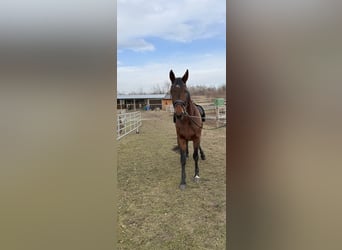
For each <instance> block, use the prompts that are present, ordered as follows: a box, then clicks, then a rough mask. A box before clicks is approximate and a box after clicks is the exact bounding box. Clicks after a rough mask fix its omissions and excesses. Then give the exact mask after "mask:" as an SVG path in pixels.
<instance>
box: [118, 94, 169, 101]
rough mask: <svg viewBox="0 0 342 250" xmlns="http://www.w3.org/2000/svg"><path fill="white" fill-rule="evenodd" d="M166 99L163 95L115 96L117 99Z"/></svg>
mask: <svg viewBox="0 0 342 250" xmlns="http://www.w3.org/2000/svg"><path fill="white" fill-rule="evenodd" d="M165 97H166V98H167V99H168V97H167V95H165V94H149V95H117V99H125V100H127V99H164V98H165Z"/></svg>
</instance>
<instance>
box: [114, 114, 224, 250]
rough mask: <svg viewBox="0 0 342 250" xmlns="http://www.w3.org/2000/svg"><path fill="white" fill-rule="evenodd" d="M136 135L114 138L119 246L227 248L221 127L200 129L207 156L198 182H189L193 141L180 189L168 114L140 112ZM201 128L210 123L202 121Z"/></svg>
mask: <svg viewBox="0 0 342 250" xmlns="http://www.w3.org/2000/svg"><path fill="white" fill-rule="evenodd" d="M142 118H143V122H142V126H141V127H140V129H139V132H140V133H139V134H136V133H132V134H130V135H128V136H126V137H124V138H122V139H121V140H120V141H119V143H118V144H119V145H118V148H119V149H118V187H119V205H118V215H119V229H118V233H119V237H118V238H119V240H118V248H119V249H130V250H131V249H148V250H151V249H156V250H157V249H158V250H159V249H177V250H178V249H196V250H200V249H220V250H222V249H225V248H226V128H219V129H214V130H203V131H202V143H201V145H202V148H203V150H204V152H205V154H206V160H204V161H203V160H201V159H200V160H199V168H200V176H201V180H200V183H195V182H193V181H192V176H193V175H194V160H193V159H192V150H193V147H192V143H189V153H190V154H189V155H190V157H189V158H188V159H187V163H186V173H187V188H186V189H185V190H183V191H182V190H180V189H179V183H180V177H181V166H180V157H179V154H178V153H176V152H174V151H172V148H173V147H174V146H175V145H176V131H175V126H174V124H173V120H172V115H171V114H170V113H167V112H165V111H144V112H143V113H142ZM204 127H205V128H213V127H215V123H210V122H205V123H204Z"/></svg>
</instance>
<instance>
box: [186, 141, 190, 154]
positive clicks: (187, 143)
mask: <svg viewBox="0 0 342 250" xmlns="http://www.w3.org/2000/svg"><path fill="white" fill-rule="evenodd" d="M186 158H189V141H188V140H186Z"/></svg>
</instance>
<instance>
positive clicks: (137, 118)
mask: <svg viewBox="0 0 342 250" xmlns="http://www.w3.org/2000/svg"><path fill="white" fill-rule="evenodd" d="M141 125H142V122H141V112H140V111H136V112H127V113H126V112H125V113H121V114H117V138H116V139H117V140H120V139H121V138H122V137H124V136H126V135H128V134H129V133H131V132H133V131H136V133H139V127H140V126H141Z"/></svg>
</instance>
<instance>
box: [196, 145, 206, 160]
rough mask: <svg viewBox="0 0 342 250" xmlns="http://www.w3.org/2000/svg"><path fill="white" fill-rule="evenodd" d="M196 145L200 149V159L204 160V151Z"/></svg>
mask: <svg viewBox="0 0 342 250" xmlns="http://www.w3.org/2000/svg"><path fill="white" fill-rule="evenodd" d="M198 147H199V150H200V153H201V159H202V160H205V154H204V151H203V150H202V148H201V146H198Z"/></svg>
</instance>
